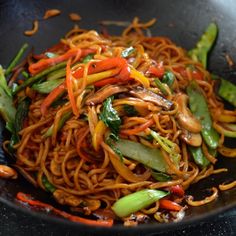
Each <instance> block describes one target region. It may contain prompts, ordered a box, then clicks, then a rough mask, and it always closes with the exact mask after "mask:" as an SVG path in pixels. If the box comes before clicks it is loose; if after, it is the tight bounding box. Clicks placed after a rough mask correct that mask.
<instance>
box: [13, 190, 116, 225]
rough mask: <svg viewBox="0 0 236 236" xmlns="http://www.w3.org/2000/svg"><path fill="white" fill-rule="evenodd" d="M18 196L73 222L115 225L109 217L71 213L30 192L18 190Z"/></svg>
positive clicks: (23, 200)
mask: <svg viewBox="0 0 236 236" xmlns="http://www.w3.org/2000/svg"><path fill="white" fill-rule="evenodd" d="M16 198H17V199H18V200H20V201H21V202H25V203H28V204H29V205H31V206H35V207H40V208H44V209H45V210H47V211H48V210H51V211H52V212H54V213H55V214H57V215H60V216H62V217H64V218H66V219H68V220H70V221H73V222H78V223H82V224H87V225H93V226H104V227H111V226H112V225H113V220H112V219H107V220H90V219H85V218H82V217H79V216H74V215H71V214H69V213H67V212H65V211H61V210H59V209H57V208H55V207H53V206H52V205H49V204H47V203H43V202H40V201H38V200H33V198H32V197H31V195H30V194H25V193H22V192H18V193H17V195H16Z"/></svg>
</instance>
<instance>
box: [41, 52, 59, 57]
mask: <svg viewBox="0 0 236 236" xmlns="http://www.w3.org/2000/svg"><path fill="white" fill-rule="evenodd" d="M44 54H45V56H46V57H48V58H54V57H57V56H58V55H57V54H56V53H53V52H45V53H44Z"/></svg>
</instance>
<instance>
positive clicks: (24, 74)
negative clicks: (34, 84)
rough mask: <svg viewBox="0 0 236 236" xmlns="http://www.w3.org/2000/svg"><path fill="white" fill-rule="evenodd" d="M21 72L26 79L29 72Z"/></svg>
mask: <svg viewBox="0 0 236 236" xmlns="http://www.w3.org/2000/svg"><path fill="white" fill-rule="evenodd" d="M21 74H22V75H23V76H24V77H25V78H26V79H28V78H29V74H28V73H27V72H26V71H22V72H21Z"/></svg>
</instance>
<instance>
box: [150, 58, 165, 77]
mask: <svg viewBox="0 0 236 236" xmlns="http://www.w3.org/2000/svg"><path fill="white" fill-rule="evenodd" d="M147 72H148V73H150V74H152V75H154V76H156V77H158V78H162V76H163V75H164V73H165V69H164V66H163V62H160V63H158V64H157V66H151V67H150V68H149V69H148V71H147Z"/></svg>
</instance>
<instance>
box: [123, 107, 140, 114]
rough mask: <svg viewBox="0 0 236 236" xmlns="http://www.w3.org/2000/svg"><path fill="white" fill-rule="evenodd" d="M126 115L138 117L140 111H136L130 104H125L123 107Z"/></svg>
mask: <svg viewBox="0 0 236 236" xmlns="http://www.w3.org/2000/svg"><path fill="white" fill-rule="evenodd" d="M123 108H124V111H125V113H126V114H127V116H137V115H138V111H137V110H136V109H135V107H134V106H131V105H129V104H125V105H124V106H123Z"/></svg>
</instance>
